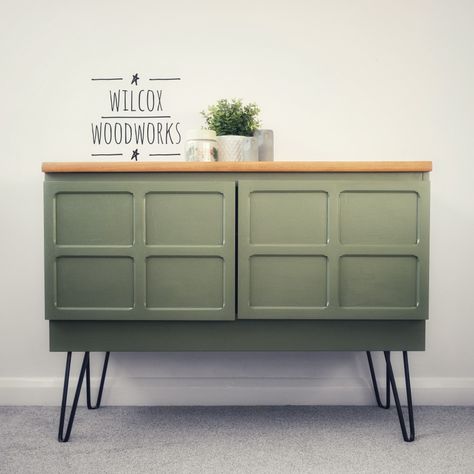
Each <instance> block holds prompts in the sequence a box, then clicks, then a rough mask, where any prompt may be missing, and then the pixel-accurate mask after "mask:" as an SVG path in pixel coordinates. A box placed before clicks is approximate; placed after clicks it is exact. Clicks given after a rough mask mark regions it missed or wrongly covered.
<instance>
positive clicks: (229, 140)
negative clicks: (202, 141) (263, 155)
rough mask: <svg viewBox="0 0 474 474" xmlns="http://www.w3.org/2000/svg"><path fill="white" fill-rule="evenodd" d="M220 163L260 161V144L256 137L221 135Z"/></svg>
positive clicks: (218, 139)
mask: <svg viewBox="0 0 474 474" xmlns="http://www.w3.org/2000/svg"><path fill="white" fill-rule="evenodd" d="M217 142H218V143H219V161H258V144H257V140H256V138H255V137H243V136H240V135H221V136H219V137H217Z"/></svg>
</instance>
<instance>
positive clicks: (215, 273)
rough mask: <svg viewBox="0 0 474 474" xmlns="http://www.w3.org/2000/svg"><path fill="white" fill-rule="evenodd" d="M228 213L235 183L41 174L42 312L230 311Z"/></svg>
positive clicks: (180, 315) (130, 316) (104, 315)
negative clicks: (55, 177)
mask: <svg viewBox="0 0 474 474" xmlns="http://www.w3.org/2000/svg"><path fill="white" fill-rule="evenodd" d="M234 221H235V184H234V183H214V182H200V183H192V182H176V181H169V180H167V181H160V182H156V181H149V182H128V181H126V182H109V181H103V182H102V181H80V180H79V181H74V182H65V181H64V182H57V181H54V182H53V181H51V182H46V183H45V278H46V318H47V319H98V320H160V319H161V320H227V319H234V318H235V302H234V299H235V296H234V295H235V266H234V265H235V263H234V262H235V248H234V236H235V231H234V228H235V226H234Z"/></svg>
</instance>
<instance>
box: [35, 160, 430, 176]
mask: <svg viewBox="0 0 474 474" xmlns="http://www.w3.org/2000/svg"><path fill="white" fill-rule="evenodd" d="M41 169H42V171H43V172H44V173H169V172H173V173H175V172H183V173H216V172H217V173H231V172H236V173H260V172H262V173H305V172H310V173H318V172H321V173H322V172H326V173H327V172H330V173H404V172H427V171H431V170H432V162H431V161H254V162H230V161H229V162H217V163H204V162H182V161H176V162H173V161H168V162H162V161H161V162H159V161H154V162H153V161H150V162H143V161H140V162H48V163H43V164H42V166H41Z"/></svg>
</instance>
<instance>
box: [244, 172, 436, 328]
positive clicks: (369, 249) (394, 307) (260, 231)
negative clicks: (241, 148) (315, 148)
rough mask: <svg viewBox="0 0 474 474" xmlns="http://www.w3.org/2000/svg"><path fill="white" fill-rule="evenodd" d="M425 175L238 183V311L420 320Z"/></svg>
mask: <svg viewBox="0 0 474 474" xmlns="http://www.w3.org/2000/svg"><path fill="white" fill-rule="evenodd" d="M428 212H429V183H428V182H426V181H408V182H405V181H403V182H397V181H386V182H383V181H381V182H376V181H370V182H362V181H354V182H343V181H296V180H295V181H265V182H263V181H241V182H239V202H238V213H239V223H238V232H239V241H238V295H239V296H238V318H241V319H426V318H427V316H428V229H429V222H428V218H429V216H428Z"/></svg>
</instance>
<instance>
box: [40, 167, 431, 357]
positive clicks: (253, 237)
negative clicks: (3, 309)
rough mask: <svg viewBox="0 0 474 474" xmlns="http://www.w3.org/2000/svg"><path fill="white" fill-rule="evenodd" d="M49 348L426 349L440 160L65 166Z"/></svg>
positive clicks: (56, 188) (60, 177)
mask: <svg viewBox="0 0 474 474" xmlns="http://www.w3.org/2000/svg"><path fill="white" fill-rule="evenodd" d="M44 196H45V200H44V205H45V312H46V318H47V319H48V320H49V321H50V341H51V350H58V351H59V350H60V351H65V350H68V351H69V350H74V351H76V350H81V351H82V350H91V351H93V350H111V351H121V350H122V351H141V350H143V351H149V350H375V349H378V350H423V349H424V342H425V340H424V336H425V320H426V319H427V317H428V259H429V181H428V175H427V173H422V172H411V173H313V172H310V173H216V172H214V173H176V172H160V173H51V174H46V180H45V193H44Z"/></svg>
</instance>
